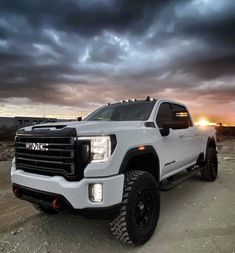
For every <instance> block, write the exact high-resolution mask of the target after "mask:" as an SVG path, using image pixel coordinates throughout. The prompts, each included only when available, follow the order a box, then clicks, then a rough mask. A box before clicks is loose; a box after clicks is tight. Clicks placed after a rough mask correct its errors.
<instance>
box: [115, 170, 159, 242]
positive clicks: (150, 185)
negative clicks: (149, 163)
mask: <svg viewBox="0 0 235 253" xmlns="http://www.w3.org/2000/svg"><path fill="white" fill-rule="evenodd" d="M142 195H143V196H142ZM145 195H146V196H145ZM144 199H146V200H144ZM141 200H143V201H142V202H141ZM141 203H142V205H141ZM141 206H142V209H141ZM142 212H143V213H142ZM159 212H160V195H159V189H158V184H157V182H156V180H155V178H154V177H153V176H152V175H151V174H150V173H147V172H144V171H139V170H132V171H128V172H127V173H125V182H124V190H123V199H122V205H121V208H120V211H119V214H118V215H117V216H116V218H115V219H114V220H113V221H112V222H111V223H110V227H111V231H112V233H113V234H114V236H115V237H116V238H118V239H119V240H120V241H122V242H124V243H125V244H128V245H142V244H144V243H145V242H147V241H148V240H149V238H150V237H151V236H152V234H153V232H154V230H155V228H156V226H157V222H158V218H159ZM141 213H142V214H141ZM141 215H142V216H143V217H144V218H143V221H141V217H142V216H141ZM146 217H147V218H146ZM145 220H146V221H145ZM143 222H146V224H141V223H143ZM139 223H140V224H139ZM142 225H143V226H142ZM141 226H142V227H141Z"/></svg>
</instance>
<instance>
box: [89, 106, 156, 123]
mask: <svg viewBox="0 0 235 253" xmlns="http://www.w3.org/2000/svg"><path fill="white" fill-rule="evenodd" d="M154 105H155V101H136V102H124V103H117V104H112V105H108V106H104V107H101V108H99V109H98V110H96V111H95V112H93V113H91V114H90V115H89V116H88V117H87V118H85V119H84V120H86V121H93V120H94V121H145V120H147V119H148V118H149V116H150V114H151V112H152V109H153V106H154Z"/></svg>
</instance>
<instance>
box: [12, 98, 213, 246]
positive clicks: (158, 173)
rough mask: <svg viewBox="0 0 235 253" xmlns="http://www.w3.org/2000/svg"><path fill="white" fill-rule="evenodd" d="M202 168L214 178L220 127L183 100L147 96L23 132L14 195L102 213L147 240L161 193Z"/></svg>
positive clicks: (119, 229)
mask: <svg viewBox="0 0 235 253" xmlns="http://www.w3.org/2000/svg"><path fill="white" fill-rule="evenodd" d="M198 171H200V172H201V177H202V178H203V179H205V180H208V181H214V180H216V177H217V173H218V163H217V152H216V141H215V131H214V130H213V129H212V128H204V129H200V128H198V127H196V126H195V125H194V123H193V121H192V118H191V115H190V113H189V112H188V109H187V108H186V106H185V105H183V104H180V103H177V102H174V101H170V100H163V99H157V100H156V99H150V98H149V97H148V98H147V99H146V100H138V101H137V100H136V99H135V100H126V101H121V102H120V103H114V104H108V105H105V106H103V107H101V108H99V109H98V110H96V111H95V112H93V113H91V114H90V115H89V116H88V117H86V118H85V119H84V120H82V121H80V122H78V121H76V122H64V123H51V124H42V125H34V126H30V127H25V128H22V129H20V130H18V132H17V134H16V144H15V158H14V160H13V162H12V168H11V180H12V187H13V191H14V194H15V195H16V196H17V197H18V198H20V199H23V200H27V201H30V202H31V203H33V205H34V206H35V207H36V208H37V209H38V210H40V211H42V212H44V213H48V214H52V213H57V212H61V211H64V210H67V211H78V212H79V213H82V214H83V215H85V216H89V217H92V218H95V217H97V216H98V214H100V213H102V214H104V215H105V216H106V217H109V218H112V221H111V223H110V226H111V231H112V232H113V234H114V235H115V236H116V237H117V238H118V239H120V240H121V241H122V242H124V243H126V244H130V245H142V244H144V243H145V242H146V241H147V240H148V239H149V238H150V237H151V236H152V234H153V232H154V230H155V228H156V225H157V222H158V218H159V212H160V195H159V191H160V190H162V191H166V190H169V189H171V188H172V187H174V186H175V185H176V184H178V183H180V182H181V181H182V180H184V179H186V178H187V177H189V176H191V175H193V174H195V173H197V172H198ZM182 172H185V173H184V174H183V173H182ZM178 173H180V174H178ZM175 174H177V175H182V174H183V176H181V177H179V176H177V177H176V176H175ZM108 214H109V215H108Z"/></svg>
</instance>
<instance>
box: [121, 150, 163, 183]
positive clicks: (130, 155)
mask: <svg viewBox="0 0 235 253" xmlns="http://www.w3.org/2000/svg"><path fill="white" fill-rule="evenodd" d="M144 148H145V149H144V150H139V147H135V148H132V149H130V150H128V151H127V153H126V155H125V156H124V159H123V161H122V164H121V167H120V169H119V174H123V173H125V172H126V170H127V169H128V163H129V162H130V160H131V159H132V158H134V157H136V156H141V155H144V154H152V155H153V156H154V158H155V159H156V160H157V164H156V170H157V179H158V180H159V179H160V174H159V158H158V155H157V153H156V151H155V149H154V148H153V147H152V146H150V145H147V146H144ZM143 169H144V168H143Z"/></svg>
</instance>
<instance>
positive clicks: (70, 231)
mask: <svg viewBox="0 0 235 253" xmlns="http://www.w3.org/2000/svg"><path fill="white" fill-rule="evenodd" d="M218 156H219V162H220V165H219V169H220V171H219V177H218V180H217V181H216V182H213V183H209V182H204V181H202V180H200V177H199V176H194V177H192V178H191V179H189V180H187V181H185V182H183V183H182V184H181V185H179V186H177V187H176V188H174V189H173V190H171V191H169V192H166V193H161V214H160V219H159V223H158V227H157V229H156V231H155V233H154V235H153V237H152V239H151V240H150V241H149V242H147V243H146V244H145V245H144V246H142V247H134V248H133V247H128V246H125V245H122V244H121V243H120V242H119V241H117V240H116V239H114V238H113V236H112V235H111V233H110V232H109V227H108V222H107V221H100V220H99V221H97V220H95V221H94V220H86V219H84V218H82V217H80V216H76V215H71V214H60V215H54V216H45V215H41V214H39V213H38V212H37V211H35V210H34V209H33V208H32V206H31V205H30V204H28V203H27V202H24V201H19V200H17V199H16V198H15V197H14V196H13V194H12V193H11V189H10V180H9V167H10V163H9V162H0V252H22V253H26V252H30V253H32V252H47V253H49V252H51V253H53V252H55V253H59V252H66V253H70V252H74V253H75V252H112V253H114V252H146V253H147V252H150V253H153V252H154V253H157V252H160V253H164V252H174V253H176V252H191V253H194V252H200V253H203V252H207V253H208V252H213V253H215V252H226V253H227V252H228V253H232V252H235V183H234V182H235V140H226V141H224V142H222V143H220V144H219V155H218Z"/></svg>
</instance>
